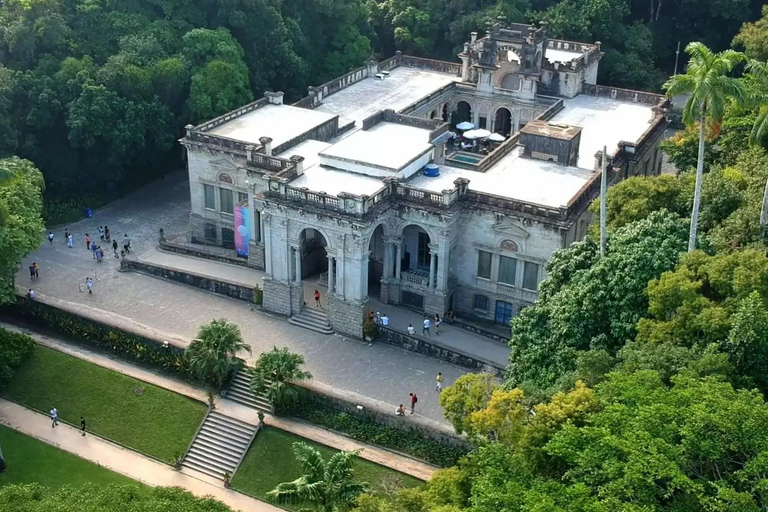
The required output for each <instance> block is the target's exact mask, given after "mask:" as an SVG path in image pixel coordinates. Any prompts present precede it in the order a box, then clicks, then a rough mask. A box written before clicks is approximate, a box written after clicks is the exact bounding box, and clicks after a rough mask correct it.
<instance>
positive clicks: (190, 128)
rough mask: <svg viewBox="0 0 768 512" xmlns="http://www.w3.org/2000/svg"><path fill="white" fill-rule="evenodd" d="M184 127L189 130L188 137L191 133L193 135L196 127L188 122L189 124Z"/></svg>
mask: <svg viewBox="0 0 768 512" xmlns="http://www.w3.org/2000/svg"><path fill="white" fill-rule="evenodd" d="M184 129H185V130H187V137H189V136H190V135H192V130H194V129H195V127H194V126H193V125H191V124H188V125H187V126H185V127H184Z"/></svg>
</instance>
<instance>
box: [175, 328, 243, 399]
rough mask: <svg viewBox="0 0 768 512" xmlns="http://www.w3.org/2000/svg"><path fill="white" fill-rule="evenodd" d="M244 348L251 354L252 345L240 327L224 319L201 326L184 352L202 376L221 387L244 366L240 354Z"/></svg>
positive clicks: (218, 387) (206, 380) (194, 368)
mask: <svg viewBox="0 0 768 512" xmlns="http://www.w3.org/2000/svg"><path fill="white" fill-rule="evenodd" d="M242 351H245V352H248V353H249V354H250V353H251V347H250V346H249V345H248V344H247V343H245V342H244V341H243V336H242V334H240V328H239V327H237V326H236V325H235V324H232V323H229V322H227V321H226V320H224V319H221V320H213V321H212V322H211V323H209V324H207V325H204V326H202V327H201V328H200V330H199V331H198V333H197V338H195V339H194V341H192V343H190V344H189V347H187V350H186V354H185V355H186V357H187V359H188V360H189V364H190V366H191V367H192V369H193V371H195V372H196V373H197V375H198V376H199V377H200V379H201V380H203V381H205V382H208V383H211V384H214V385H215V386H216V387H217V389H221V387H222V386H223V384H224V382H225V381H226V379H227V377H229V375H230V374H231V373H232V372H234V371H236V370H238V369H240V368H242V366H243V361H242V359H239V358H238V357H237V353H238V352H242Z"/></svg>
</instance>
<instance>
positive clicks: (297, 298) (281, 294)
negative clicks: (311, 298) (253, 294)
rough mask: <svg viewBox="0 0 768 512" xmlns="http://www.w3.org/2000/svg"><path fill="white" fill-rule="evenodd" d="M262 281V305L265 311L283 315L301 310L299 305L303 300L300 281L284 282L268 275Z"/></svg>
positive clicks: (293, 313) (290, 314) (289, 314)
mask: <svg viewBox="0 0 768 512" xmlns="http://www.w3.org/2000/svg"><path fill="white" fill-rule="evenodd" d="M263 283H264V285H263V286H264V299H263V303H262V305H263V307H264V310H265V311H269V312H270V313H277V314H278V315H285V316H292V315H296V314H298V313H300V312H301V305H302V303H303V302H304V293H303V287H302V286H301V283H286V282H283V281H276V280H274V279H272V278H269V277H264V280H263Z"/></svg>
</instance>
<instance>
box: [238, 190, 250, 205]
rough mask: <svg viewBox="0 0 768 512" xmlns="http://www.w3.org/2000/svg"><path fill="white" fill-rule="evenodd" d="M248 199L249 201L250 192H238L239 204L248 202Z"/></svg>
mask: <svg viewBox="0 0 768 512" xmlns="http://www.w3.org/2000/svg"><path fill="white" fill-rule="evenodd" d="M247 201H248V194H246V193H245V192H238V193H237V204H243V203H247Z"/></svg>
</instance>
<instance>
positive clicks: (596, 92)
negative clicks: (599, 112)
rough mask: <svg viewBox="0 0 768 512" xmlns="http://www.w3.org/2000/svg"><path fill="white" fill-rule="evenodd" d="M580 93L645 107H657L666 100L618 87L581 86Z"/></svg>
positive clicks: (658, 96) (656, 95)
mask: <svg viewBox="0 0 768 512" xmlns="http://www.w3.org/2000/svg"><path fill="white" fill-rule="evenodd" d="M582 91H583V92H584V94H589V95H590V96H598V97H602V98H612V99H615V100H623V101H634V102H635V103H644V104H646V105H658V104H660V103H662V102H663V101H664V100H665V99H666V98H665V97H664V96H662V95H661V94H654V93H652V92H643V91H633V90H630V89H620V88H618V87H607V86H604V85H593V84H583V85H582Z"/></svg>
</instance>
